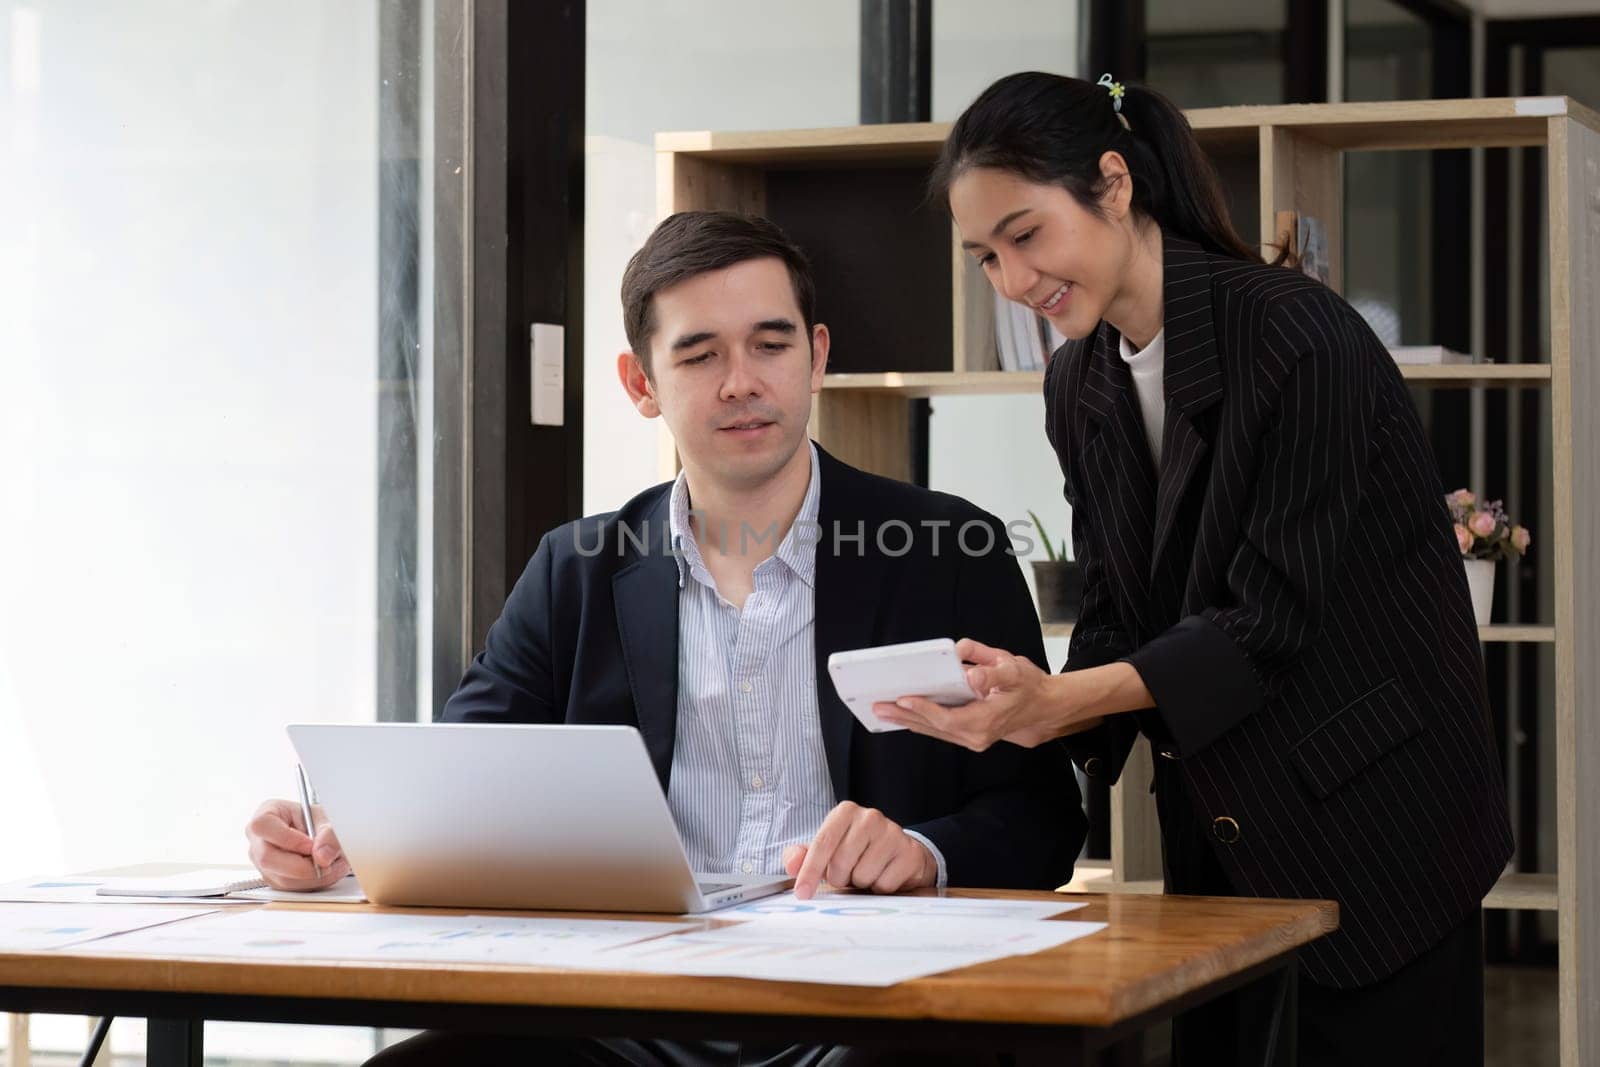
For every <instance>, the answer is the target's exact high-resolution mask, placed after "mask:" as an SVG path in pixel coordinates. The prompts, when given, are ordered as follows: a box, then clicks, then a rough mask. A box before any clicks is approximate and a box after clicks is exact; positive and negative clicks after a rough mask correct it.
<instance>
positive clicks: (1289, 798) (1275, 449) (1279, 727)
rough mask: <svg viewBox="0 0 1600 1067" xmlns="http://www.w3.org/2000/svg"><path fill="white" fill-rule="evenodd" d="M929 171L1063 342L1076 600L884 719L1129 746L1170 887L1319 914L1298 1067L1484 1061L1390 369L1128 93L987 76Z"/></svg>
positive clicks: (1206, 1056)
mask: <svg viewBox="0 0 1600 1067" xmlns="http://www.w3.org/2000/svg"><path fill="white" fill-rule="evenodd" d="M934 180H935V185H936V189H937V191H938V192H939V193H941V194H943V195H945V196H947V197H948V202H949V206H950V210H951V213H952V215H953V217H954V219H955V221H956V224H957V227H958V228H959V230H960V232H961V236H962V239H963V242H962V243H963V246H964V247H965V248H966V249H967V250H968V251H969V252H970V253H971V254H972V255H973V256H974V257H976V258H977V260H978V262H979V263H981V264H982V266H983V269H984V271H985V273H986V274H987V276H988V278H989V279H990V281H991V282H992V283H993V285H994V286H995V288H996V289H997V290H998V291H1000V292H1001V293H1003V294H1004V295H1005V296H1007V297H1008V298H1010V299H1012V300H1015V301H1017V302H1019V303H1024V304H1027V305H1028V306H1029V307H1031V308H1033V309H1035V310H1036V311H1038V312H1039V313H1040V314H1042V315H1044V316H1046V317H1047V318H1048V319H1049V320H1050V321H1051V322H1052V323H1053V324H1054V325H1055V326H1056V328H1057V329H1058V330H1060V331H1061V332H1062V333H1063V334H1065V335H1066V336H1067V337H1068V338H1069V342H1068V343H1067V344H1066V345H1064V346H1063V347H1062V348H1061V349H1060V350H1059V351H1058V352H1056V354H1055V355H1054V357H1053V358H1052V359H1051V361H1050V365H1049V369H1048V371H1047V372H1046V375H1045V402H1046V416H1045V432H1046V434H1047V436H1048V437H1049V440H1050V443H1051V445H1052V446H1053V447H1054V448H1055V450H1056V453H1057V455H1058V457H1059V459H1060V463H1061V471H1062V474H1063V476H1064V478H1065V492H1066V497H1067V501H1068V503H1069V504H1070V505H1071V508H1072V535H1073V543H1074V547H1075V554H1076V556H1077V559H1078V562H1079V564H1080V566H1081V567H1082V568H1083V570H1084V577H1085V586H1084V592H1083V600H1082V603H1081V606H1080V608H1079V613H1078V622H1077V625H1076V627H1075V629H1074V631H1073V636H1072V643H1071V650H1070V652H1069V654H1068V657H1067V663H1066V665H1065V667H1064V668H1063V672H1062V673H1061V674H1059V675H1055V676H1051V675H1048V674H1045V673H1044V672H1042V671H1039V670H1038V669H1037V668H1036V667H1034V666H1033V665H1032V664H1030V663H1029V662H1028V661H1027V660H1026V659H1025V658H1023V657H1018V656H1013V655H1010V654H1009V653H1008V652H1007V651H1005V650H1002V649H992V648H986V647H984V646H981V645H978V644H977V643H975V642H970V641H969V642H965V643H964V644H963V648H962V652H963V655H964V656H965V657H966V659H967V660H968V661H969V662H972V663H975V664H977V666H975V667H973V668H972V669H971V676H972V677H971V680H972V682H973V685H974V689H975V691H976V692H978V693H980V694H983V699H981V700H979V701H977V702H975V703H972V704H969V705H967V706H966V707H964V708H955V709H944V708H940V707H939V706H938V705H934V704H931V703H928V702H926V701H921V700H917V699H914V698H908V699H906V700H902V701H900V702H899V703H898V704H895V705H880V706H879V709H878V710H879V714H880V715H883V716H885V717H889V718H894V719H897V720H898V721H900V722H903V723H904V724H905V725H907V726H909V727H911V728H912V729H914V730H917V731H920V732H922V733H926V734H930V735H932V736H936V737H941V738H944V739H946V740H948V741H951V742H953V743H957V744H962V745H966V746H968V747H972V748H978V749H981V748H984V747H987V746H988V745H991V744H993V743H995V742H997V741H1000V740H1009V741H1013V742H1016V743H1019V744H1024V745H1037V744H1041V743H1045V742H1047V741H1052V740H1053V739H1055V738H1062V739H1064V740H1063V741H1062V743H1064V744H1065V745H1066V746H1067V748H1068V750H1069V751H1070V752H1071V754H1072V756H1073V759H1074V760H1075V761H1076V762H1077V764H1078V766H1079V767H1081V768H1082V770H1083V772H1084V773H1085V774H1086V775H1089V776H1090V777H1095V778H1098V779H1100V780H1102V781H1114V780H1115V779H1116V778H1117V776H1118V775H1119V773H1120V771H1121V767H1122V764H1123V762H1124V760H1125V759H1126V757H1127V754H1128V751H1129V749H1130V747H1131V746H1132V744H1133V742H1134V740H1135V738H1136V735H1137V734H1138V733H1141V732H1142V733H1144V734H1145V735H1146V736H1148V737H1149V738H1150V740H1151V743H1152V746H1153V748H1154V750H1155V751H1156V753H1157V754H1158V756H1159V758H1158V759H1157V760H1156V761H1155V762H1156V774H1155V782H1154V788H1155V792H1156V797H1157V802H1158V807H1159V811H1160V816H1161V833H1162V844H1163V856H1164V863H1165V873H1166V883H1167V888H1168V890H1169V891H1171V892H1178V893H1193V894H1238V895H1246V896H1270V897H1300V898H1328V899H1333V900H1336V901H1338V902H1339V905H1340V927H1339V930H1338V931H1337V932H1336V933H1335V934H1333V935H1331V936H1329V937H1327V938H1325V939H1323V940H1321V941H1318V942H1316V943H1314V944H1313V945H1311V946H1309V947H1308V948H1307V949H1306V950H1305V951H1304V952H1303V953H1302V956H1301V962H1302V966H1303V971H1302V973H1303V975H1304V976H1305V978H1306V979H1308V981H1305V982H1302V983H1301V986H1300V1027H1299V1034H1300V1047H1301V1055H1302V1060H1301V1062H1302V1063H1311V1064H1351V1063H1360V1064H1362V1065H1363V1067H1372V1065H1374V1064H1381V1063H1390V1062H1393V1063H1405V1064H1408V1065H1414V1064H1429V1063H1439V1064H1450V1065H1452V1067H1454V1065H1460V1064H1468V1063H1481V1062H1482V1056H1483V1038H1482V1033H1483V1026H1482V979H1483V963H1482V934H1481V905H1482V900H1483V897H1484V895H1485V894H1486V893H1487V892H1488V890H1489V888H1490V887H1491V886H1492V885H1493V884H1494V881H1495V879H1496V877H1497V876H1498V875H1499V874H1500V873H1501V871H1502V870H1503V869H1504V866H1505V863H1506V860H1507V858H1508V857H1509V856H1510V855H1511V849H1512V844H1511V831H1510V824H1509V820H1508V817H1507V811H1506V804H1505V793H1504V787H1503V785H1502V783H1501V780H1500V774H1499V770H1498V758H1497V756H1496V752H1495V746H1494V742H1493V739H1492V735H1491V731H1490V725H1489V718H1488V714H1487V708H1486V699H1485V692H1484V683H1483V674H1482V665H1481V661H1480V658H1479V648H1478V638H1477V630H1476V627H1475V625H1474V623H1473V616H1472V610H1471V605H1470V603H1469V597H1468V592H1467V584H1466V581H1465V577H1464V574H1463V570H1462V566H1461V561H1460V555H1459V551H1458V549H1457V546H1456V541H1455V537H1454V536H1453V534H1452V532H1451V527H1450V522H1449V519H1448V518H1447V514H1446V509H1445V504H1444V489H1443V486H1442V485H1441V484H1440V479H1439V475H1438V471H1437V468H1436V466H1435V464H1434V461H1433V457H1432V455H1431V453H1430V451H1429V447H1428V443H1427V440H1426V438H1425V436H1424V434H1423V430H1422V426H1421V423H1420V420H1419V418H1418V416H1417V412H1416V409H1415V407H1414V405H1413V403H1412V400H1411V397H1410V394H1409V393H1408V391H1407V389H1406V386H1405V383H1404V382H1403V380H1402V379H1401V376H1400V374H1399V372H1398V370H1397V369H1396V367H1395V365H1394V363H1393V361H1392V360H1391V359H1390V357H1389V356H1388V354H1387V352H1386V351H1385V349H1384V347H1383V345H1382V344H1381V343H1380V342H1379V341H1378V339H1377V338H1376V337H1375V336H1374V335H1373V334H1372V332H1371V331H1370V330H1369V329H1368V328H1367V326H1366V324H1365V323H1364V322H1363V321H1362V319H1361V317H1360V316H1359V315H1358V314H1357V313H1356V312H1355V311H1354V310H1353V309H1352V308H1351V307H1350V306H1349V305H1348V304H1346V303H1345V302H1344V301H1343V300H1342V299H1340V298H1339V296H1338V295H1336V294H1335V293H1333V292H1332V291H1331V290H1329V289H1328V288H1326V287H1325V286H1323V285H1321V284H1319V283H1318V282H1316V281H1314V280H1312V279H1310V278H1308V277H1306V276H1304V275H1303V274H1301V273H1299V272H1297V271H1294V270H1290V269H1286V268H1285V267H1283V266H1281V265H1271V264H1265V263H1263V262H1262V260H1261V258H1260V256H1259V255H1258V254H1257V253H1256V252H1255V250H1254V249H1252V248H1251V247H1250V246H1249V245H1248V244H1246V243H1245V242H1244V241H1243V240H1241V239H1240V237H1239V236H1238V235H1237V234H1236V233H1235V232H1234V230H1233V228H1232V226H1231V224H1230V223H1229V221H1228V218H1227V214H1226V210H1225V207H1224V202H1223V198H1222V194H1221V189H1220V187H1219V184H1218V181H1217V178H1216V176H1215V173H1214V171H1213V170H1212V168H1211V166H1210V164H1209V162H1208V161H1207V160H1206V158H1205V155H1204V154H1203V152H1202V151H1201V149H1200V147H1199V145H1198V143H1197V142H1196V140H1195V138H1194V135H1193V133H1192V131H1191V130H1190V129H1189V126H1188V123H1187V122H1186V120H1185V119H1184V117H1183V115H1182V113H1181V112H1180V111H1179V110H1178V109H1177V108H1175V107H1174V106H1173V105H1172V104H1171V103H1170V102H1169V101H1167V100H1166V99H1165V98H1164V97H1162V96H1160V95H1159V94H1157V93H1155V92H1152V91H1150V90H1146V89H1141V88H1137V87H1131V86H1130V87H1127V88H1126V89H1124V87H1123V86H1121V85H1119V84H1116V83H1115V82H1113V81H1112V80H1111V78H1110V77H1109V76H1107V77H1105V78H1102V79H1101V81H1100V82H1099V83H1098V84H1095V83H1090V82H1086V81H1081V80H1078V79H1075V78H1066V77H1059V76H1055V75H1049V74H1038V73H1029V74H1016V75H1012V76H1010V77H1007V78H1004V79H1002V80H1000V81H999V82H997V83H995V84H994V85H992V86H990V87H989V89H987V90H986V91H985V92H984V93H983V95H982V96H980V97H979V98H978V100H977V101H976V102H975V103H973V104H972V106H971V107H970V108H968V109H967V111H966V112H965V113H964V114H963V115H962V116H961V117H960V119H959V120H958V121H957V122H956V124H955V126H954V128H953V129H952V130H951V132H950V136H949V139H948V140H947V141H946V143H945V147H944V153H943V156H942V158H941V159H940V161H939V164H938V168H937V170H936V172H935V177H934ZM1129 784H1130V785H1131V786H1133V787H1136V788H1143V787H1144V785H1145V783H1143V782H1136V783H1129ZM1265 1018H1266V1016H1265V1014H1264V1013H1263V1012H1262V1010H1261V1009H1260V1008H1259V1007H1254V1006H1252V1005H1250V1004H1248V1003H1245V1002H1244V999H1243V998H1241V999H1240V1000H1237V1001H1235V1002H1233V1003H1230V1004H1226V1005H1221V1006H1218V1007H1217V1008H1216V1009H1213V1010H1210V1011H1206V1012H1201V1013H1191V1014H1190V1015H1189V1016H1186V1017H1184V1018H1183V1019H1182V1020H1180V1024H1179V1025H1178V1026H1177V1027H1175V1032H1174V1050H1175V1062H1179V1063H1183V1064H1195V1063H1206V1064H1215V1063H1226V1062H1232V1059H1231V1057H1235V1056H1237V1057H1245V1056H1247V1055H1250V1054H1251V1052H1250V1048H1249V1046H1251V1045H1252V1044H1258V1043H1259V1042H1260V1040H1261V1039H1262V1038H1263V1037H1264V1033H1263V1031H1264V1030H1265V1029H1266V1024H1265ZM1229 1050H1231V1051H1229ZM1257 1062H1259V1059H1258V1060H1257Z"/></svg>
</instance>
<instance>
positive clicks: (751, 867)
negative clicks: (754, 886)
mask: <svg viewBox="0 0 1600 1067" xmlns="http://www.w3.org/2000/svg"><path fill="white" fill-rule="evenodd" d="M739 869H740V870H741V871H743V872H744V873H745V874H753V873H755V869H756V865H755V864H753V863H751V862H750V861H749V860H745V861H744V862H743V863H741V864H739Z"/></svg>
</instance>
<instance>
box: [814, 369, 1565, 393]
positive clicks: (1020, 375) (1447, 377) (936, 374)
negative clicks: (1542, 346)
mask: <svg viewBox="0 0 1600 1067" xmlns="http://www.w3.org/2000/svg"><path fill="white" fill-rule="evenodd" d="M1400 375H1401V377H1403V378H1405V379H1406V380H1407V381H1410V382H1415V383H1417V384H1418V385H1433V386H1460V387H1467V386H1474V385H1476V386H1489V387H1492V386H1497V385H1521V384H1528V385H1537V384H1541V383H1543V384H1548V383H1549V381H1550V365H1549V364H1548V363H1476V364H1455V365H1437V366H1435V365H1428V366H1404V367H1401V368H1400ZM823 388H824V389H851V390H862V391H871V392H877V393H898V394H899V395H901V396H903V397H906V398H907V399H912V398H923V397H931V396H1005V395H1012V394H1016V395H1020V394H1024V393H1038V392H1040V391H1041V390H1042V389H1043V388H1044V372H1043V371H1000V370H989V371H926V372H922V373H915V374H912V373H899V372H893V371H891V372H888V373H884V374H830V375H828V376H827V378H826V379H824V381H823Z"/></svg>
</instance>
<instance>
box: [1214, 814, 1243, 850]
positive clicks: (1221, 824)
mask: <svg viewBox="0 0 1600 1067" xmlns="http://www.w3.org/2000/svg"><path fill="white" fill-rule="evenodd" d="M1211 832H1212V833H1213V834H1215V835H1216V838H1217V840H1218V841H1221V842H1222V843H1223V844H1224V845H1231V844H1233V843H1234V842H1235V841H1237V840H1239V824H1238V823H1237V822H1235V821H1234V820H1232V819H1230V818H1228V816H1226V815H1219V816H1217V818H1215V819H1213V820H1211Z"/></svg>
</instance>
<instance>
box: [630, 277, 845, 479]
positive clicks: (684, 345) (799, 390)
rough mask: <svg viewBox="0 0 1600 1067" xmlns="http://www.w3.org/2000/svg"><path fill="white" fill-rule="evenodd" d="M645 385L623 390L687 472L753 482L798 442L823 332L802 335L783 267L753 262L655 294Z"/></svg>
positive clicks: (817, 383) (820, 367)
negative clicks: (668, 437)
mask: <svg viewBox="0 0 1600 1067" xmlns="http://www.w3.org/2000/svg"><path fill="white" fill-rule="evenodd" d="M654 312H655V324H656V329H655V333H654V334H653V335H652V336H651V338H650V365H651V370H652V373H651V376H650V378H651V379H653V380H650V381H646V380H645V379H644V378H643V376H642V375H634V376H633V380H632V381H631V382H630V380H629V379H630V375H629V372H628V370H627V365H628V360H629V358H630V357H628V356H624V357H623V384H624V386H625V387H626V388H627V389H628V392H629V395H630V397H631V398H632V399H633V401H634V404H635V406H636V407H638V408H639V410H640V412H641V413H643V414H644V415H646V416H653V415H655V414H657V413H659V414H660V415H661V417H662V418H663V419H665V420H666V422H667V426H668V427H669V428H670V429H671V430H672V435H673V437H674V438H675V439H676V442H677V446H678V452H679V455H680V456H681V457H682V459H683V464H684V466H685V467H686V468H688V469H689V471H690V472H691V476H695V475H698V476H700V477H705V478H709V479H712V480H714V481H715V482H717V483H718V484H719V485H720V486H722V487H724V488H726V489H728V490H746V489H751V488H755V487H758V486H760V485H761V484H762V483H764V482H766V481H768V480H770V479H771V478H772V477H773V476H774V475H776V474H777V473H778V471H780V470H781V469H782V468H783V466H784V464H785V463H787V462H789V461H790V460H791V459H792V458H793V457H794V455H795V452H796V450H797V449H798V448H799V447H800V445H801V444H802V443H803V442H804V441H805V440H806V424H807V421H808V420H809V418H810V415H811V397H812V394H814V393H816V392H817V391H818V390H819V389H821V388H822V375H823V372H824V370H825V369H826V366H827V355H828V333H827V327H825V326H820V325H819V326H817V327H815V329H814V331H813V335H812V336H811V337H810V338H808V337H807V336H806V333H805V324H804V322H803V320H802V318H801V315H800V307H799V304H798V303H797V302H796V300H795V294H794V285H793V283H792V282H791V281H790V278H789V270H788V268H787V267H786V266H785V265H784V264H783V262H782V261H781V260H778V259H774V258H766V259H752V260H746V261H745V262H743V263H736V264H734V265H733V266H731V267H727V268H725V269H723V270H718V271H712V272H709V273H706V274H700V275H697V276H695V277H693V278H690V279H689V280H687V281H684V282H679V283H678V284H677V285H674V286H671V287H670V288H667V289H662V290H661V291H659V292H657V293H656V294H655V298H654Z"/></svg>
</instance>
